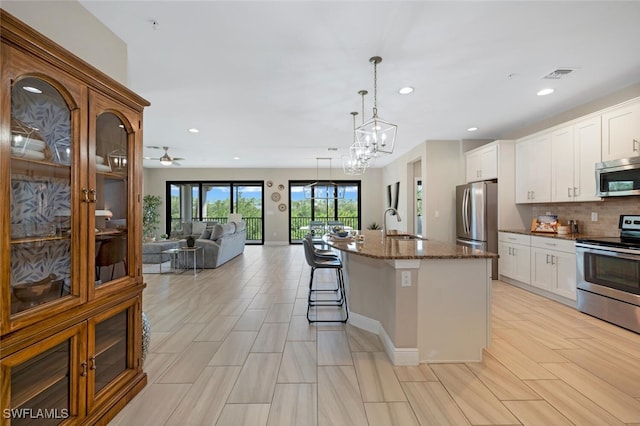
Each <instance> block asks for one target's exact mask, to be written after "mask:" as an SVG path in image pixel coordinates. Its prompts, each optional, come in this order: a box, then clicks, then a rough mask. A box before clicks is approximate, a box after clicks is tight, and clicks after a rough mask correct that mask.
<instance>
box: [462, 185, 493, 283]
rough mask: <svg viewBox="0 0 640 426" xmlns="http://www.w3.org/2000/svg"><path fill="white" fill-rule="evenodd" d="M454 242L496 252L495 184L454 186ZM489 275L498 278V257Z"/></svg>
mask: <svg viewBox="0 0 640 426" xmlns="http://www.w3.org/2000/svg"><path fill="white" fill-rule="evenodd" d="M456 244H458V245H463V246H467V247H470V248H474V249H479V250H483V251H488V252H492V253H498V184H497V183H495V182H474V183H468V184H466V185H459V186H456ZM491 276H492V278H493V279H497V278H498V259H493V262H492V268H491Z"/></svg>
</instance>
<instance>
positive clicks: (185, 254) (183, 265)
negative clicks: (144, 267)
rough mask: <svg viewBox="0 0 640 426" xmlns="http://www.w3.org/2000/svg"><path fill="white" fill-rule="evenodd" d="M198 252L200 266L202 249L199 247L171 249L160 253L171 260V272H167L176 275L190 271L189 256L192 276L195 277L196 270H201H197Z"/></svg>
mask: <svg viewBox="0 0 640 426" xmlns="http://www.w3.org/2000/svg"><path fill="white" fill-rule="evenodd" d="M198 252H200V253H201V255H202V265H204V249H203V248H202V247H199V246H193V247H178V248H172V249H168V250H164V251H162V254H168V255H169V257H170V258H171V270H170V271H169V272H173V273H178V271H180V273H182V272H184V271H186V270H188V269H191V267H189V262H188V259H189V255H191V256H192V257H191V259H192V260H193V275H196V274H197V273H198V270H199V269H202V268H198V262H197V256H198ZM160 273H162V264H160Z"/></svg>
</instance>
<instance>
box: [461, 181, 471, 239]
mask: <svg viewBox="0 0 640 426" xmlns="http://www.w3.org/2000/svg"><path fill="white" fill-rule="evenodd" d="M462 223H463V226H464V232H465V233H466V234H468V233H469V232H470V229H469V188H465V189H464V194H463V197H462Z"/></svg>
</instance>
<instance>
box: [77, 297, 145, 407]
mask: <svg viewBox="0 0 640 426" xmlns="http://www.w3.org/2000/svg"><path fill="white" fill-rule="evenodd" d="M139 309H140V308H139V303H138V302H137V300H132V301H129V302H126V303H125V304H123V305H119V306H116V307H115V308H113V309H111V310H109V311H107V312H105V313H103V314H101V315H99V316H97V317H95V318H92V319H90V320H89V382H88V386H89V388H88V393H87V397H88V410H89V412H90V411H91V409H92V407H93V406H94V405H95V404H96V403H98V401H99V400H100V398H101V397H103V396H104V395H106V394H109V393H110V390H111V391H113V388H114V387H118V383H124V382H126V380H127V379H128V378H129V377H132V376H133V375H135V369H136V368H137V365H136V364H137V361H136V357H138V356H139V354H138V352H140V351H136V350H135V348H134V345H133V342H134V341H135V337H134V336H135V332H134V331H135V330H134V329H135V323H136V315H138V317H139V315H140V314H139Z"/></svg>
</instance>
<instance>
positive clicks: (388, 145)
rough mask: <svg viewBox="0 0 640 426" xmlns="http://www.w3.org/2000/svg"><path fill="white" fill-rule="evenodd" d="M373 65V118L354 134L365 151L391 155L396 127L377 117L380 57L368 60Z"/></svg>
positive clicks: (394, 142) (374, 154) (375, 154)
mask: <svg viewBox="0 0 640 426" xmlns="http://www.w3.org/2000/svg"><path fill="white" fill-rule="evenodd" d="M369 62H371V63H372V64H373V117H371V119H369V121H367V122H366V123H363V124H362V125H361V126H359V127H358V128H357V129H356V131H355V133H356V140H357V141H358V142H359V143H360V144H361V145H363V146H364V147H365V148H366V149H367V151H369V152H371V153H373V156H377V155H378V154H392V153H393V148H394V147H395V144H396V132H397V131H398V126H397V125H395V124H392V123H389V122H388V121H385V120H383V119H381V118H380V117H378V72H377V70H378V64H379V63H380V62H382V58H381V57H380V56H374V57H372V58H371V59H369Z"/></svg>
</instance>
